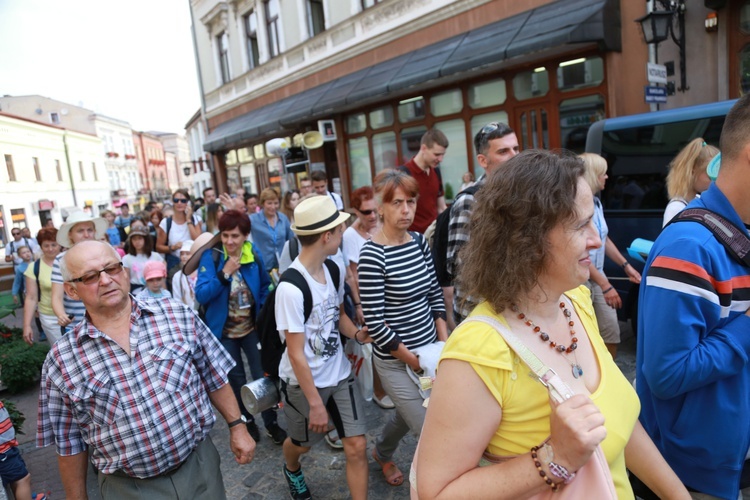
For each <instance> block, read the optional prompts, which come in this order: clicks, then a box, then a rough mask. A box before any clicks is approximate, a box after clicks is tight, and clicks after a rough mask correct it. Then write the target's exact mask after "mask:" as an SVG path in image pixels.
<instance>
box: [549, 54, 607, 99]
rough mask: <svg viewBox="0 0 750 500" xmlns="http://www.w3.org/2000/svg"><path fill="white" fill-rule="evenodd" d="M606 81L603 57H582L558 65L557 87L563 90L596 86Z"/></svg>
mask: <svg viewBox="0 0 750 500" xmlns="http://www.w3.org/2000/svg"><path fill="white" fill-rule="evenodd" d="M603 81H604V61H603V60H602V58H601V57H588V58H586V57H581V58H580V59H573V60H570V61H564V62H561V63H560V64H559V65H558V66H557V88H558V89H560V90H562V91H569V90H577V89H583V88H587V87H595V86H597V85H599V84H600V83H602V82H603Z"/></svg>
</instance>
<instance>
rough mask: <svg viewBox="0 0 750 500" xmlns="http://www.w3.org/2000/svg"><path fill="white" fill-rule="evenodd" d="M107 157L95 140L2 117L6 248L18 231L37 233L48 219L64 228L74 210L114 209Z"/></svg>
mask: <svg viewBox="0 0 750 500" xmlns="http://www.w3.org/2000/svg"><path fill="white" fill-rule="evenodd" d="M101 157H102V141H101V140H100V139H99V138H98V137H96V136H95V135H90V134H84V133H81V132H76V131H73V130H67V129H65V128H63V127H61V126H58V125H51V124H46V123H40V122H36V121H33V120H29V119H27V118H21V117H17V116H12V115H10V114H8V113H5V112H0V160H2V162H3V163H2V168H0V186H2V196H1V197H0V246H4V245H5V242H7V241H9V240H8V238H9V235H10V228H12V227H18V228H24V227H28V228H29V229H30V230H31V232H32V234H35V233H36V232H37V231H38V230H39V229H41V227H42V226H43V225H44V224H45V223H46V222H47V221H48V220H52V221H53V223H54V224H55V226H56V227H60V225H61V224H62V222H63V219H64V218H65V217H67V214H68V213H69V212H70V211H72V210H76V209H83V210H86V211H88V212H90V213H91V214H92V215H98V214H99V212H100V211H101V210H104V209H106V208H108V207H109V206H110V190H109V186H108V182H107V175H106V173H105V168H104V163H103V162H102V161H101Z"/></svg>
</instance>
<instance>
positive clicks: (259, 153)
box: [253, 144, 266, 160]
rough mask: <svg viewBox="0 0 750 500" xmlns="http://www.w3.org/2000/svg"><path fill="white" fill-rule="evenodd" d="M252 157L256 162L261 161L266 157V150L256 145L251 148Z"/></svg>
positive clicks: (260, 145)
mask: <svg viewBox="0 0 750 500" xmlns="http://www.w3.org/2000/svg"><path fill="white" fill-rule="evenodd" d="M253 156H254V157H255V159H256V160H262V159H263V158H265V157H266V149H265V146H263V144H256V145H255V146H253Z"/></svg>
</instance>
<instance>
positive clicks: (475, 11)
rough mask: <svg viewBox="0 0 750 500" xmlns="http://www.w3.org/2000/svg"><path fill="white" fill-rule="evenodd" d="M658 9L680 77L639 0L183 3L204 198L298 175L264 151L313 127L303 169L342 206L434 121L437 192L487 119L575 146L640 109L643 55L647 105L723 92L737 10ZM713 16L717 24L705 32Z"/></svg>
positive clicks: (690, 2)
mask: <svg viewBox="0 0 750 500" xmlns="http://www.w3.org/2000/svg"><path fill="white" fill-rule="evenodd" d="M673 3H675V4H676V5H679V6H682V5H684V8H685V10H684V12H685V30H684V31H685V37H686V61H687V62H686V64H685V68H684V71H683V69H682V65H681V64H680V58H679V53H678V51H677V50H676V46H675V44H674V43H673V42H672V41H671V40H667V41H665V42H662V43H661V44H660V45H659V46H658V51H657V53H656V54H654V53H653V51H652V53H651V54H650V51H649V46H648V45H646V43H645V41H644V39H643V35H642V32H641V28H640V26H639V24H638V23H636V22H635V20H636V19H638V18H640V17H642V16H643V15H645V14H646V13H647V9H649V8H661V7H662V6H661V3H660V2H658V1H654V0H652V1H651V2H650V3H649V2H633V1H629V0H557V1H549V0H546V1H545V0H530V1H528V2H506V1H503V0H383V1H377V0H227V1H220V0H191V9H192V16H193V30H194V37H195V46H196V57H197V61H198V66H199V77H200V83H201V88H202V92H203V96H202V97H203V101H202V102H203V109H202V116H201V121H203V122H204V123H205V124H206V125H207V129H208V134H207V137H206V140H205V141H204V144H203V148H204V150H205V151H207V152H210V153H211V154H212V155H213V161H214V165H215V169H216V181H217V184H218V188H219V189H220V190H226V189H231V188H233V187H235V186H239V185H244V186H250V187H251V189H250V190H251V191H257V190H259V189H262V188H264V187H266V186H269V185H275V186H278V187H280V188H281V189H286V188H287V187H291V186H293V185H294V183H296V182H297V180H298V176H299V175H300V174H299V173H297V174H285V172H284V168H283V162H282V159H281V158H278V157H274V156H273V155H270V154H269V151H267V150H266V149H265V148H264V143H265V142H266V141H267V140H269V139H272V138H278V137H281V138H288V141H287V142H295V136H297V135H298V134H301V133H305V132H309V131H320V132H323V133H324V136H325V142H324V144H323V146H322V147H320V148H318V149H312V150H309V151H308V154H309V160H310V163H309V166H308V168H307V169H308V170H315V169H325V170H326V171H327V173H328V178H329V180H330V181H331V185H330V186H329V187H330V188H331V189H333V190H336V191H340V192H341V193H342V194H344V196H345V197H346V196H347V195H348V193H349V192H350V191H351V190H352V189H355V188H357V187H359V186H363V185H367V184H370V183H371V182H372V179H373V177H374V175H376V174H377V172H379V171H380V170H382V169H383V168H387V167H393V166H396V165H400V164H403V163H404V162H405V161H407V160H408V159H410V158H411V157H412V156H413V155H414V154H415V153H416V152H417V150H418V148H419V139H420V137H421V135H422V134H423V133H424V132H425V131H426V130H427V129H429V128H431V127H436V128H439V129H440V130H442V131H443V132H444V133H445V134H446V135H447V136H448V139H449V141H450V147H449V148H448V151H447V154H446V156H445V159H444V160H443V162H442V164H441V165H442V172H443V180H444V183H445V189H446V194H447V197H448V198H449V199H450V198H451V197H452V194H455V193H456V192H457V189H458V186H460V184H461V176H462V174H463V173H465V172H466V171H472V172H474V173H475V174H477V175H479V174H481V169H480V167H479V165H477V163H476V160H475V151H474V150H473V145H472V139H473V136H474V135H475V134H476V133H477V132H478V131H479V130H480V129H481V127H482V126H483V125H485V124H486V123H488V122H490V121H504V122H507V123H509V124H510V125H511V127H513V128H514V129H515V130H516V132H517V134H518V136H519V140H520V142H521V147H522V148H532V147H543V148H567V149H570V150H573V151H582V150H583V148H584V146H585V138H586V133H587V130H588V127H589V126H590V124H591V123H593V122H594V121H597V120H601V119H603V118H605V117H610V116H621V115H628V114H633V113H639V112H646V111H648V110H649V105H648V104H646V102H645V98H644V87H645V86H646V85H648V81H647V72H646V63H647V62H649V59H650V58H651V60H652V62H653V61H654V60H655V59H657V58H658V62H660V63H668V62H671V63H672V64H671V66H673V67H674V68H675V70H674V71H675V73H674V74H673V75H671V76H670V77H669V78H670V80H671V81H672V82H675V81H676V82H677V85H676V87H677V90H676V91H675V95H673V96H670V97H669V98H668V103H667V104H666V105H663V106H662V107H677V106H684V105H687V104H698V103H703V102H711V101H716V100H719V99H726V98H732V97H736V96H738V95H739V92H740V89H741V84H740V75H741V74H742V71H744V67H745V66H743V65H745V63H744V60H745V59H743V58H744V57H745V56H744V54H745V52H744V50H745V49H744V47H745V43H746V42H748V41H750V35H748V36H747V40H746V38H745V35H744V33H745V32H746V31H744V30H746V29H747V32H748V33H750V21H749V20H750V6H748V5H749V4H750V2H743V1H736V2H735V1H720V0H705V1H704V0H685V1H684V3H683V2H682V1H677V2H673ZM746 6H747V8H746ZM714 15H715V16H716V19H717V21H718V26H719V29H718V31H717V30H709V29H707V27H706V26H707V23H708V21H707V17H709V16H714ZM743 16H745V17H743ZM743 19H744V20H745V21H743ZM743 22H744V23H746V24H748V26H747V27H744V26H745V25H744V24H742V23H743ZM747 52H748V56H747V59H748V63H747V64H746V66H747V67H748V68H750V49H749V50H748V51H747ZM735 66H736V67H735ZM681 73H685V74H686V76H687V81H688V84H689V85H688V87H689V88H681V85H680V84H679V82H680V79H681ZM747 73H748V74H750V70H748V71H747ZM748 81H750V79H748ZM246 189H247V187H246Z"/></svg>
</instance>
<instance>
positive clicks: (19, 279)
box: [12, 246, 34, 304]
mask: <svg viewBox="0 0 750 500" xmlns="http://www.w3.org/2000/svg"><path fill="white" fill-rule="evenodd" d="M17 252H18V257H20V258H21V259H22V260H23V262H21V263H20V264H18V265H16V268H15V269H14V272H15V273H16V276H15V278H14V279H13V291H12V293H13V303H14V304H23V301H24V292H25V290H24V285H25V283H26V282H25V281H24V277H23V273H25V272H26V269H27V268H28V267H29V264H30V263H31V260H32V259H33V257H34V256H33V255H32V253H31V249H30V248H29V247H27V246H20V247H18V250H17Z"/></svg>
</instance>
